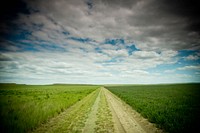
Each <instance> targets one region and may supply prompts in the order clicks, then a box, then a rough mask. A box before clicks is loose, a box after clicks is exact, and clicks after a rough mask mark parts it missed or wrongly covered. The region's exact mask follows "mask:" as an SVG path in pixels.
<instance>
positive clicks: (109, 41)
mask: <svg viewBox="0 0 200 133" xmlns="http://www.w3.org/2000/svg"><path fill="white" fill-rule="evenodd" d="M103 43H104V44H111V45H116V44H125V40H124V39H105V41H104V42H103Z"/></svg>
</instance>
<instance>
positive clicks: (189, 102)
mask: <svg viewBox="0 0 200 133" xmlns="http://www.w3.org/2000/svg"><path fill="white" fill-rule="evenodd" d="M106 88H107V89H109V90H110V91H111V92H113V93H114V94H116V95H117V96H118V97H120V98H121V99H122V100H124V101H125V102H126V103H128V104H129V105H130V106H132V108H133V109H135V110H137V111H138V112H139V113H140V114H141V115H142V116H143V117H145V118H147V119H148V120H149V121H150V122H153V123H156V124H157V126H158V127H159V128H162V129H164V130H165V131H167V132H170V133H181V132H191V131H195V130H196V129H197V128H199V127H198V126H199V125H198V123H199V122H198V121H199V118H200V113H199V112H200V102H199V99H200V84H172V85H120V86H117V85H115V86H106Z"/></svg>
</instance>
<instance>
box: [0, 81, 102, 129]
mask: <svg viewBox="0 0 200 133" xmlns="http://www.w3.org/2000/svg"><path fill="white" fill-rule="evenodd" d="M97 88H99V86H92V85H62V84H56V85H17V84H0V118H1V120H0V131H1V132H12V133H13V132H17V133H23V132H27V131H30V130H32V129H34V128H36V127H37V126H39V125H40V124H41V123H45V122H46V121H47V120H48V119H50V118H52V117H54V116H56V115H58V114H60V113H61V112H63V111H64V110H65V109H66V108H68V107H70V106H71V105H73V104H74V103H76V102H77V101H79V100H81V99H83V98H84V97H85V96H87V95H88V94H89V93H91V92H93V91H94V90H96V89H97Z"/></svg>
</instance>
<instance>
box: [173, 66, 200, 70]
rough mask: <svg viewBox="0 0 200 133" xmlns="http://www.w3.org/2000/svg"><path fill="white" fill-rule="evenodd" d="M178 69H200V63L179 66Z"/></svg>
mask: <svg viewBox="0 0 200 133" xmlns="http://www.w3.org/2000/svg"><path fill="white" fill-rule="evenodd" d="M177 70H200V65H196V66H184V67H179V68H177Z"/></svg>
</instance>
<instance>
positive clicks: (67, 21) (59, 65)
mask: <svg viewBox="0 0 200 133" xmlns="http://www.w3.org/2000/svg"><path fill="white" fill-rule="evenodd" d="M199 12H200V2H199V1H198V0H159V1H158V0H7V1H6V2H4V3H1V7H0V82H1V83H20V84H52V83H80V84H158V83H188V82H200V17H199V14H198V13H199Z"/></svg>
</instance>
